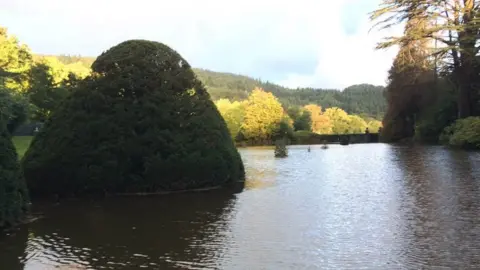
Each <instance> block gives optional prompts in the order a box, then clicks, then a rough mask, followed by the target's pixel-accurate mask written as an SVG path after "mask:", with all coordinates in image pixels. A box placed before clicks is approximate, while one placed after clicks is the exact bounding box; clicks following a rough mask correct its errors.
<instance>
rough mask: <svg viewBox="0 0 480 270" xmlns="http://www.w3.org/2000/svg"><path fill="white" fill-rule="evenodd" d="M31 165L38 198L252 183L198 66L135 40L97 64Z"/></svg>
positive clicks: (36, 146) (27, 165)
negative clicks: (197, 71)
mask: <svg viewBox="0 0 480 270" xmlns="http://www.w3.org/2000/svg"><path fill="white" fill-rule="evenodd" d="M92 69H93V71H94V72H93V74H92V76H91V77H89V78H87V79H86V80H85V81H83V82H82V83H81V84H80V85H79V87H78V88H77V89H75V90H74V91H73V93H72V94H71V95H70V96H69V97H68V98H67V99H66V100H65V101H64V102H63V104H62V105H61V106H60V107H59V108H58V109H57V110H56V111H55V112H54V113H53V114H52V116H51V117H50V118H49V120H48V121H47V122H46V123H45V126H44V128H43V129H42V130H41V131H40V133H39V134H38V135H37V136H36V137H35V138H34V140H33V141H32V144H31V147H30V148H29V150H28V151H27V153H26V154H25V157H24V159H23V168H24V171H25V177H26V179H27V183H28V184H29V188H30V191H31V194H32V196H41V195H53V194H56V195H60V196H72V195H91V194H97V193H100V194H104V193H124V192H127V193H128V192H158V191H170V190H182V189H194V188H204V187H213V186H218V185H224V184H228V183H230V182H234V181H238V180H243V178H244V174H245V172H244V167H243V163H242V160H241V158H240V155H239V153H238V152H237V150H236V148H235V146H234V144H233V142H232V139H231V138H230V135H229V133H228V130H227V127H226V124H225V122H224V121H223V119H222V117H221V115H220V113H219V112H218V110H217V109H216V107H215V105H214V103H213V102H212V101H211V100H210V96H209V95H208V93H207V92H206V90H205V88H204V87H203V85H202V83H201V82H200V81H199V80H198V79H197V78H196V76H195V75H194V73H193V71H192V69H191V67H190V65H189V64H188V63H187V62H186V61H185V60H184V59H183V58H182V57H181V56H180V55H179V54H178V53H177V52H175V51H174V50H172V49H170V48H169V47H168V46H166V45H163V44H161V43H157V42H151V41H144V40H130V41H126V42H123V43H120V44H118V45H117V46H114V47H113V48H111V49H109V50H108V51H106V52H105V53H103V54H102V55H100V56H99V57H98V58H97V60H96V61H95V62H94V63H93V65H92Z"/></svg>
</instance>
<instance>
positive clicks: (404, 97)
mask: <svg viewBox="0 0 480 270" xmlns="http://www.w3.org/2000/svg"><path fill="white" fill-rule="evenodd" d="M422 8H424V7H423V6H415V5H413V6H411V7H409V13H408V14H410V15H409V18H408V20H407V23H406V26H405V36H415V35H416V34H417V33H421V32H423V31H425V29H426V28H428V24H429V21H428V20H427V19H425V17H423V16H420V15H418V14H423V13H424V12H425V11H424V10H422ZM429 41H430V40H428V39H425V38H424V39H404V40H403V41H402V42H401V43H400V50H399V52H398V53H397V56H396V58H395V60H394V63H393V66H392V68H391V69H390V71H389V78H388V79H389V82H388V86H387V88H386V98H387V104H388V109H387V113H386V114H385V117H384V120H383V122H384V123H385V128H384V129H383V139H384V140H386V141H396V140H400V139H403V138H409V137H412V136H413V135H414V130H415V120H416V114H417V113H418V112H419V110H420V107H421V104H420V103H419V102H420V101H421V96H422V95H423V94H424V93H422V92H423V89H425V88H426V87H425V84H426V83H428V82H431V81H433V73H432V72H431V70H432V68H433V66H432V65H431V62H430V61H429V59H428V55H429V48H428V43H429Z"/></svg>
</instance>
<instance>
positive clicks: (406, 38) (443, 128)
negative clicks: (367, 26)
mask: <svg viewBox="0 0 480 270" xmlns="http://www.w3.org/2000/svg"><path fill="white" fill-rule="evenodd" d="M479 14H480V1H473V0H465V1H458V0H452V1H450V0H442V1H439V0H437V1H430V0H405V1H391V0H384V1H382V3H381V5H380V7H379V9H378V10H376V11H374V12H372V14H371V19H372V20H373V21H374V22H376V24H375V27H377V28H378V29H383V28H389V27H391V26H392V25H396V24H398V23H405V27H404V32H403V35H401V36H399V37H387V38H386V39H385V40H384V41H382V42H380V43H379V44H378V47H377V48H378V49H383V48H389V47H391V46H398V47H399V51H398V54H397V56H396V58H395V60H394V62H393V64H392V67H391V69H390V72H389V78H388V79H389V83H388V85H387V88H386V98H387V103H388V109H387V112H386V114H385V117H384V119H383V123H384V129H383V134H382V137H383V138H384V140H386V141H392V142H394V141H402V140H412V139H413V140H417V141H422V142H432V143H437V142H439V141H440V142H443V143H447V144H450V145H454V146H461V147H468V148H480V118H479V116H480V87H479V85H480V63H479V58H478V53H479V47H478V43H479V41H480V27H479V25H478V20H479V19H480V17H479V16H480V15H479Z"/></svg>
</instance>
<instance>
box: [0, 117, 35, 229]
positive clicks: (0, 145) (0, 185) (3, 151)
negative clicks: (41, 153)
mask: <svg viewBox="0 0 480 270" xmlns="http://www.w3.org/2000/svg"><path fill="white" fill-rule="evenodd" d="M28 202H29V197H28V192H27V188H26V185H25V180H24V178H23V174H22V173H21V170H20V166H19V164H18V157H17V152H16V150H15V147H14V145H13V143H12V140H11V137H10V133H9V132H8V131H7V128H6V123H5V121H4V115H3V114H2V112H1V111H0V228H2V227H8V226H12V225H15V224H16V223H18V222H19V221H20V220H21V219H22V218H23V217H24V215H25V214H26V212H27V210H28Z"/></svg>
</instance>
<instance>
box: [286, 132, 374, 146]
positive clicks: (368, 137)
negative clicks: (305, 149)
mask: <svg viewBox="0 0 480 270" xmlns="http://www.w3.org/2000/svg"><path fill="white" fill-rule="evenodd" d="M379 137H380V136H379V134H378V133H360V134H316V133H309V134H308V135H305V136H295V139H294V140H293V141H292V144H323V143H328V144H332V143H340V144H353V143H378V142H379V141H380V138H379Z"/></svg>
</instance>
